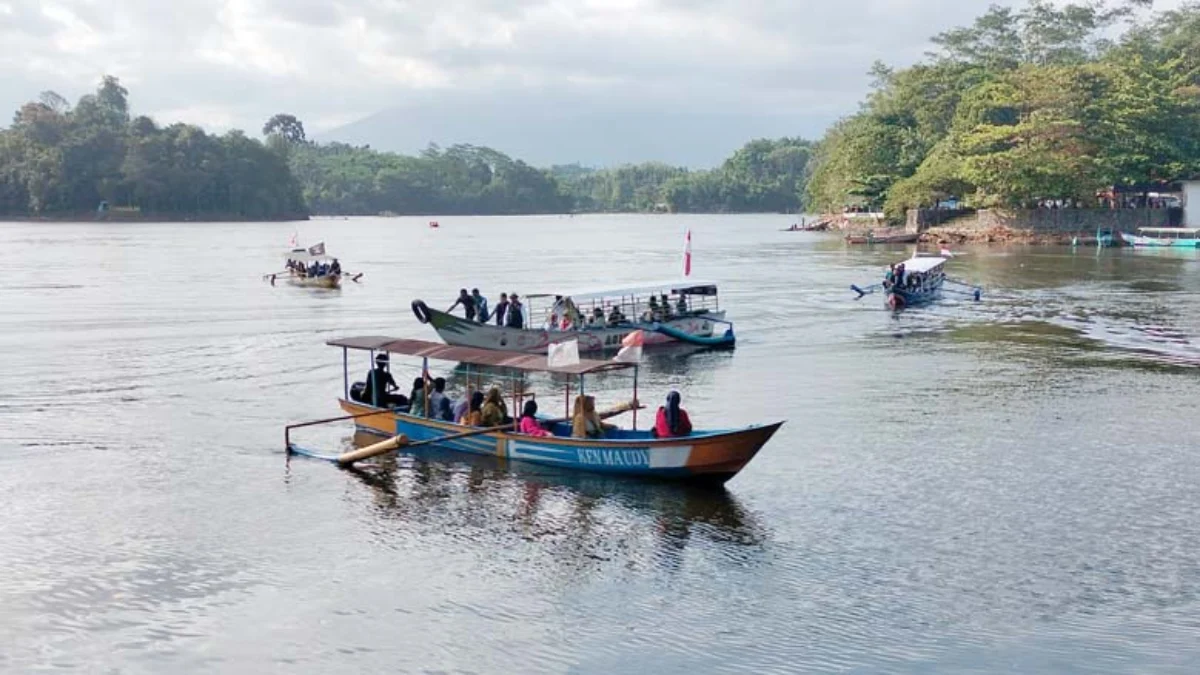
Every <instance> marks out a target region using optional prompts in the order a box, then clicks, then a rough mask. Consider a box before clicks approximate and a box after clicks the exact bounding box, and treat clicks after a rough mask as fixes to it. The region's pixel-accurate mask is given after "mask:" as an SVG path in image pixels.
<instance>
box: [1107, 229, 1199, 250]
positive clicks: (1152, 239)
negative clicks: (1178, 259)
mask: <svg viewBox="0 0 1200 675" xmlns="http://www.w3.org/2000/svg"><path fill="white" fill-rule="evenodd" d="M1137 232H1138V233H1137V234H1129V233H1128V232H1122V233H1121V239H1122V240H1124V242H1125V243H1126V244H1129V245H1130V246H1172V247H1177V248H1200V228H1198V227H1139V228H1138V230H1137Z"/></svg>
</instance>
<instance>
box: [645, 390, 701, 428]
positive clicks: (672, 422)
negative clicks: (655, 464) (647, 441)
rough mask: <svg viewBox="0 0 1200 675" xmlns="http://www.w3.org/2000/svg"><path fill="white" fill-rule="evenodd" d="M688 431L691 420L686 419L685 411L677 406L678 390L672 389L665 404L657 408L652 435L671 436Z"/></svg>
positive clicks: (690, 426)
mask: <svg viewBox="0 0 1200 675" xmlns="http://www.w3.org/2000/svg"><path fill="white" fill-rule="evenodd" d="M690 433H692V421H691V420H690V419H688V414H687V411H686V410H684V409H683V408H680V407H679V392H677V391H673V392H671V393H669V394H667V404H666V405H665V406H661V407H659V409H658V417H657V418H656V419H655V420H654V437H655V438H671V437H672V436H687V435H688V434H690Z"/></svg>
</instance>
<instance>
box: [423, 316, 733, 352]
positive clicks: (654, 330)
mask: <svg viewBox="0 0 1200 675" xmlns="http://www.w3.org/2000/svg"><path fill="white" fill-rule="evenodd" d="M427 311H428V323H429V325H431V326H433V329H434V330H435V331H437V334H438V337H440V338H442V340H443V341H445V343H446V344H448V345H454V346H456V347H478V348H481V349H494V350H499V351H507V352H532V353H537V354H544V353H546V350H547V348H548V346H549V345H550V344H551V343H554V342H566V341H568V340H577V341H578V342H579V351H580V352H599V351H604V350H606V349H610V350H611V349H619V348H620V347H621V341H622V340H624V339H625V337H626V336H627V335H629V334H630V333H632V332H634V331H636V330H642V331H644V342H645V344H646V345H647V346H652V345H661V344H669V343H674V342H679V341H686V342H703V341H705V340H706V339H709V338H713V337H714V332H716V333H717V337H720V336H724V335H728V337H727V338H720V339H719V340H718V342H717V343H714V344H732V342H733V336H732V332H727V326H728V324H726V323H724V319H725V312H724V311H723V310H718V311H715V312H705V313H703V314H696V315H689V316H685V317H679V318H675V319H671V320H669V321H664V322H662V324H642V323H629V324H622V325H620V326H615V327H612V328H609V327H603V328H588V329H584V330H564V331H548V330H536V329H535V330H530V329H525V328H506V327H502V326H496V325H494V324H491V323H477V322H475V321H467V320H466V319H464V318H462V317H457V316H454V315H453V314H449V313H447V312H442V311H439V310H436V309H433V308H427ZM420 318H421V317H420V316H418V319H420ZM659 325H662V326H665V327H667V329H668V331H667V332H669V333H676V334H684V335H688V336H694V337H696V338H699V340H694V341H693V340H686V339H683V336H681V335H668V334H665V333H660V332H658V327H659Z"/></svg>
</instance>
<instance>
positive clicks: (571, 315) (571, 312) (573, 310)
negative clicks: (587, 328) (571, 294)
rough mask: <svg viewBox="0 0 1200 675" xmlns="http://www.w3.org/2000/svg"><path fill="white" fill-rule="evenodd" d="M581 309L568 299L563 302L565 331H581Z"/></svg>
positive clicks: (563, 327)
mask: <svg viewBox="0 0 1200 675" xmlns="http://www.w3.org/2000/svg"><path fill="white" fill-rule="evenodd" d="M579 319H580V315H579V308H578V307H576V306H575V301H574V300H572V299H570V298H567V299H566V300H564V301H563V316H562V324H561V325H562V329H563V330H579Z"/></svg>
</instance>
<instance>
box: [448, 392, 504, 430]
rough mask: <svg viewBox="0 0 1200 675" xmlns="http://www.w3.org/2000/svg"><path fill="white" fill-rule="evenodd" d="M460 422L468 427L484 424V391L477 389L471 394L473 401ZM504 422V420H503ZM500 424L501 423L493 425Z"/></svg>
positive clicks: (459, 419) (460, 418)
mask: <svg viewBox="0 0 1200 675" xmlns="http://www.w3.org/2000/svg"><path fill="white" fill-rule="evenodd" d="M458 423H459V424H462V425H465V426H468V427H481V426H483V392H482V391H477V392H475V393H474V394H471V402H470V404H469V406H468V409H467V412H465V413H464V414H463V415H462V417H459V418H458ZM501 424H503V422H501ZM493 426H499V425H493Z"/></svg>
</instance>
